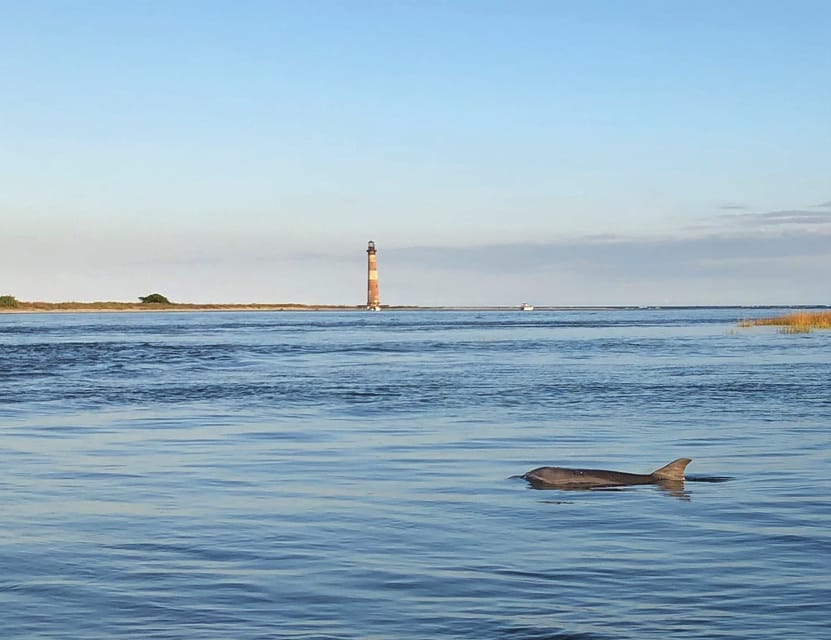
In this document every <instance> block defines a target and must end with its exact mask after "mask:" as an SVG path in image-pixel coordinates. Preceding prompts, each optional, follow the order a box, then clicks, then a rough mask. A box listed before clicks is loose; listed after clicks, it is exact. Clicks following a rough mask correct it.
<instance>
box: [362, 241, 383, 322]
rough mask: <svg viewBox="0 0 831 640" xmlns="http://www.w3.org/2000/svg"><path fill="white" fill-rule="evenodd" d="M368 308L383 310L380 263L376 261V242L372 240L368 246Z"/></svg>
mask: <svg viewBox="0 0 831 640" xmlns="http://www.w3.org/2000/svg"><path fill="white" fill-rule="evenodd" d="M366 308H367V309H368V310H369V311H380V310H381V298H380V297H379V296H378V263H377V262H376V261H375V243H374V242H373V241H372V240H370V241H369V245H368V246H367V248H366Z"/></svg>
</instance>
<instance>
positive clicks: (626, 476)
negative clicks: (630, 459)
mask: <svg viewBox="0 0 831 640" xmlns="http://www.w3.org/2000/svg"><path fill="white" fill-rule="evenodd" d="M690 462H692V460H691V459H690V458H678V460H673V461H672V462H670V463H669V464H668V465H665V466H663V467H661V468H660V469H656V470H655V471H653V472H652V473H649V474H640V473H624V472H623V471H604V470H603V469H565V468H563V467H538V468H537V469H532V470H531V471H529V472H528V473H525V474H523V475H521V476H520V477H521V478H523V479H525V480H527V481H528V482H529V483H531V486H533V487H534V488H535V489H545V488H554V489H596V488H597V489H599V488H603V487H625V486H629V485H634V484H674V485H678V484H679V483H680V484H683V482H684V469H685V468H686V466H687V465H688V464H689V463H690Z"/></svg>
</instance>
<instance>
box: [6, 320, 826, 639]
mask: <svg viewBox="0 0 831 640" xmlns="http://www.w3.org/2000/svg"><path fill="white" fill-rule="evenodd" d="M766 313H768V314H769V313H770V311H769V310H768V311H766V310H763V309H759V310H741V312H739V311H738V310H725V309H683V310H633V311H602V312H601V311H598V312H590V311H573V312H572V311H570V312H539V311H535V312H534V313H532V314H527V313H526V314H521V313H518V312H516V313H496V312H494V313H472V312H435V313H434V312H418V313H380V314H363V313H283V314H279V313H246V314H241V313H239V314H229V313H215V314H199V313H194V314H178V313H173V314H56V315H25V314H23V315H14V316H2V315H0V434H2V441H0V467H2V469H3V474H2V476H0V511H2V513H0V516H2V517H0V566H2V567H3V571H2V574H0V611H2V612H3V625H4V626H3V638H13V639H18V638H19V639H23V638H73V639H79V640H88V639H89V640H92V639H96V640H97V639H105V638H106V639H108V640H109V639H110V638H120V637H141V638H177V639H183V640H188V639H190V638H194V639H196V638H199V639H200V640H202V639H205V638H207V639H212V638H216V639H225V638H234V639H235V640H237V639H238V640H261V639H264V638H294V639H295V640H323V639H325V638H339V639H340V638H346V639H348V638H355V639H358V638H361V639H363V638H385V639H391V640H409V639H413V640H416V639H419V640H420V639H423V638H427V637H440V638H445V637H447V638H459V639H464V638H471V639H473V638H476V639H478V638H482V637H485V638H512V639H516V640H540V639H542V638H580V639H584V640H588V639H611V638H615V639H620V638H624V639H625V638H632V639H641V638H662V639H663V638H669V637H672V638H696V639H698V638H711V637H712V638H715V637H718V638H735V639H739V638H741V639H744V638H770V639H774V638H775V639H776V640H779V639H781V638H783V637H795V636H797V635H798V636H799V637H800V638H805V639H808V640H814V639H820V638H822V639H823V640H824V639H825V638H826V637H827V612H826V608H827V603H828V602H829V601H831V587H830V586H829V584H831V583H829V580H828V571H827V569H826V567H825V565H824V563H822V562H821V561H820V559H822V558H825V557H828V554H829V551H831V533H829V532H831V513H829V510H828V508H827V504H826V502H827V499H826V495H827V493H828V490H829V488H830V487H829V483H828V478H829V477H831V460H829V456H828V451H829V450H831V429H829V423H828V415H831V396H829V394H828V392H827V380H828V379H829V378H830V377H831V359H829V358H828V353H829V347H831V334H829V333H822V332H816V333H813V334H808V335H805V336H796V337H795V336H786V335H781V334H777V333H776V332H775V331H773V330H771V331H768V330H766V329H758V330H756V329H753V330H747V331H744V330H742V331H735V330H733V328H734V322H735V319H736V317H737V316H738V315H741V316H752V315H753V314H759V315H763V314H766ZM772 416H775V419H773V418H772ZM677 452H683V453H684V454H686V455H690V456H691V457H694V458H695V464H696V467H695V468H696V471H697V472H698V473H696V474H693V475H688V476H687V478H686V481H685V482H684V483H683V484H675V485H667V484H666V483H663V484H656V485H645V486H633V487H624V488H615V489H604V490H591V491H585V490H584V491H562V490H553V491H546V492H544V493H542V492H536V491H528V490H527V488H528V484H527V483H526V482H524V481H523V482H518V481H517V480H516V479H512V480H506V478H509V477H511V476H512V475H513V474H516V473H517V471H518V470H523V469H533V468H535V467H537V466H540V465H543V464H547V463H549V462H550V461H552V460H559V461H568V462H569V464H571V463H573V464H574V465H575V466H577V467H579V468H598V467H601V466H611V468H613V469H614V468H620V469H650V468H653V465H654V462H655V460H664V459H667V460H669V459H671V458H672V457H673V456H674V455H675V454H676V453H677ZM667 496H669V497H673V498H677V499H674V500H667V499H665V498H666V497H667ZM554 505H556V507H555V506H554Z"/></svg>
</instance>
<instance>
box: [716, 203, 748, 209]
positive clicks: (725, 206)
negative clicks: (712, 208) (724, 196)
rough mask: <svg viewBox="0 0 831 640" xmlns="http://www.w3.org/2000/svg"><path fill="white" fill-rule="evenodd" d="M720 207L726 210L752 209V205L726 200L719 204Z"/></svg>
mask: <svg viewBox="0 0 831 640" xmlns="http://www.w3.org/2000/svg"><path fill="white" fill-rule="evenodd" d="M718 208H719V209H723V210H725V211H746V210H748V209H750V207H749V206H748V205H746V204H741V203H738V202H724V203H722V204H720V205H718Z"/></svg>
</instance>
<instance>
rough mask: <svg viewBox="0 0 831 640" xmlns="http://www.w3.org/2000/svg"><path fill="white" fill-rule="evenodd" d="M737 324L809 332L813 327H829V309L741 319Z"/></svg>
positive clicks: (830, 313) (830, 314)
mask: <svg viewBox="0 0 831 640" xmlns="http://www.w3.org/2000/svg"><path fill="white" fill-rule="evenodd" d="M739 326H741V327H758V326H775V327H777V331H779V333H810V332H811V331H813V330H814V329H831V311H798V312H796V313H788V314H785V315H783V316H776V317H774V318H756V319H755V320H741V321H740V322H739Z"/></svg>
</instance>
